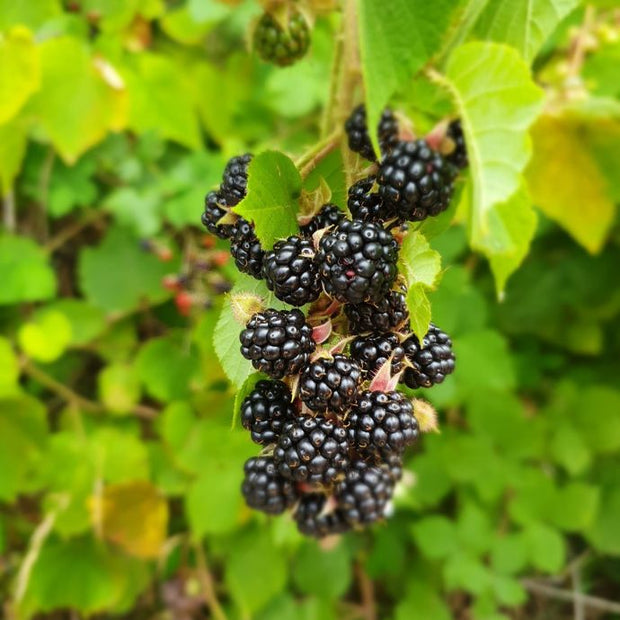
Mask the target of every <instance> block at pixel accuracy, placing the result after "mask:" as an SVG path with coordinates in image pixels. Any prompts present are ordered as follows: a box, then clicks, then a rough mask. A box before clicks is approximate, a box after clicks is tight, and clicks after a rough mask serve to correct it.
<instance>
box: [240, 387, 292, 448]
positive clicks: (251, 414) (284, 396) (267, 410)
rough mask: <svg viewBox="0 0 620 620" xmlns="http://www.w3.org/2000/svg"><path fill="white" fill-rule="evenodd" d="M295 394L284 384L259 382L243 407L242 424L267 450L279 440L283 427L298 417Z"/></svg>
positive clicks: (253, 438) (254, 439)
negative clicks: (267, 446)
mask: <svg viewBox="0 0 620 620" xmlns="http://www.w3.org/2000/svg"><path fill="white" fill-rule="evenodd" d="M291 401H292V395H291V391H290V390H289V389H288V386H287V385H286V384H285V383H282V381H259V382H258V383H257V384H256V385H255V386H254V389H253V390H252V391H251V392H250V394H249V395H248V396H247V397H246V398H245V400H244V401H243V403H242V404H241V424H242V425H243V428H245V429H247V430H249V431H250V432H251V434H252V440H253V441H255V442H256V443H259V444H262V445H263V446H266V445H268V444H271V443H274V442H276V441H277V440H278V437H279V436H280V432H281V431H282V427H283V426H284V424H285V423H286V422H289V421H290V420H292V419H293V418H294V417H295V407H294V406H293V403H292V402H291Z"/></svg>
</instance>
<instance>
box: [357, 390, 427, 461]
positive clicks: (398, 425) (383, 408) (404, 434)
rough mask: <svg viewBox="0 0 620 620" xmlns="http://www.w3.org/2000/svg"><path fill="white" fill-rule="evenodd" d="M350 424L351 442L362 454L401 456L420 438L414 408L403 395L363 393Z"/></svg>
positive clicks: (394, 393)
mask: <svg viewBox="0 0 620 620" xmlns="http://www.w3.org/2000/svg"><path fill="white" fill-rule="evenodd" d="M347 423H348V433H349V441H350V442H351V444H352V445H353V446H355V448H356V449H357V450H359V451H360V452H361V453H362V454H369V455H378V456H381V457H384V458H385V457H388V456H391V455H393V454H396V455H401V454H402V453H403V452H404V450H405V448H406V447H407V446H409V445H411V444H412V443H413V442H414V441H415V439H416V437H417V436H418V422H417V420H416V419H415V418H414V416H413V405H412V404H411V402H410V401H409V400H407V398H405V396H404V395H403V394H401V393H400V392H371V391H365V392H362V394H361V395H360V397H359V400H358V402H357V405H356V406H355V407H354V408H353V409H352V410H351V412H350V413H349V415H348V417H347Z"/></svg>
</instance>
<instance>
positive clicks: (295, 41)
mask: <svg viewBox="0 0 620 620" xmlns="http://www.w3.org/2000/svg"><path fill="white" fill-rule="evenodd" d="M253 42H254V45H253V47H254V49H255V50H256V52H257V54H258V55H259V56H260V57H261V58H262V59H263V60H265V61H267V62H271V63H273V64H275V65H279V66H280V67H285V66H287V65H292V64H293V63H294V62H295V61H297V60H299V59H300V58H303V56H305V54H306V52H307V51H308V47H309V46H310V27H309V26H308V22H307V21H306V20H305V18H304V17H303V15H302V14H301V13H298V12H294V13H292V14H291V15H290V16H289V18H288V23H287V27H286V28H283V27H282V25H281V24H280V23H279V22H278V21H276V19H275V18H274V17H273V16H271V15H270V14H269V13H264V14H263V15H262V17H261V18H260V20H259V21H258V23H257V24H256V27H255V29H254V35H253Z"/></svg>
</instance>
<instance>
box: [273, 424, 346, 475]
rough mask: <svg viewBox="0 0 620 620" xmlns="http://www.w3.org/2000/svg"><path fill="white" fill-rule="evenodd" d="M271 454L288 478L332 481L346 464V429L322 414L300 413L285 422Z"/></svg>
mask: <svg viewBox="0 0 620 620" xmlns="http://www.w3.org/2000/svg"><path fill="white" fill-rule="evenodd" d="M273 458H274V461H275V463H276V464H277V465H278V471H279V472H280V473H281V474H282V475H283V476H284V477H285V478H288V479H289V480H295V481H297V482H308V483H310V484H324V485H326V484H331V483H332V482H334V481H335V480H336V479H337V478H338V477H341V476H344V473H345V471H346V469H347V467H348V466H349V444H348V443H347V432H346V431H345V429H344V428H341V427H339V426H336V425H335V424H333V423H332V422H330V421H328V420H326V419H325V418H324V417H322V416H316V417H314V418H313V417H311V416H307V415H304V416H299V417H298V418H297V419H296V420H294V421H292V422H288V423H287V424H285V425H284V429H283V430H282V434H281V435H280V440H279V441H278V444H277V445H276V448H275V450H274V452H273Z"/></svg>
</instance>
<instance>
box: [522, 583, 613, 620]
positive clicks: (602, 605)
mask: <svg viewBox="0 0 620 620" xmlns="http://www.w3.org/2000/svg"><path fill="white" fill-rule="evenodd" d="M521 585H523V587H524V588H525V589H526V590H529V591H530V592H532V593H534V594H540V595H542V596H546V597H548V598H552V599H555V600H557V601H566V602H567V603H573V604H574V603H575V602H576V601H579V604H581V605H583V606H584V607H589V608H590V609H598V610H600V611H607V612H610V613H614V614H620V603H618V602H616V601H609V600H607V599H604V598H600V597H598V596H590V595H589V594H582V593H581V592H574V591H572V590H563V589H562V588H556V587H555V586H550V585H546V584H543V583H540V582H538V581H535V580H534V579H523V580H522V581H521Z"/></svg>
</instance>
